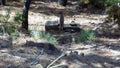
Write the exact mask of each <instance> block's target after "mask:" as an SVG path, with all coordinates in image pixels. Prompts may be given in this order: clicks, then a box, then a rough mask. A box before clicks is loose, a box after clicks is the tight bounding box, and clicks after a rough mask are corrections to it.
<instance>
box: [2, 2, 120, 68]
mask: <svg viewBox="0 0 120 68" xmlns="http://www.w3.org/2000/svg"><path fill="white" fill-rule="evenodd" d="M72 3H73V5H67V6H66V7H63V6H60V5H58V4H56V2H51V3H48V2H43V1H35V2H32V4H31V7H30V12H29V25H30V26H29V29H30V30H45V23H46V22H47V21H58V20H59V16H58V12H59V11H64V17H65V24H70V23H73V22H74V23H79V24H80V28H81V29H91V30H94V31H95V32H96V36H97V40H96V41H95V42H90V41H87V42H85V43H78V44H76V43H74V42H69V43H67V44H58V45H52V44H49V43H46V41H45V40H41V39H38V38H31V37H29V36H26V37H25V36H23V37H20V38H18V39H16V40H11V39H9V37H7V40H6V37H5V38H3V39H4V40H3V39H0V68H35V66H36V65H37V64H42V65H43V66H44V68H46V66H47V65H48V64H50V63H51V62H52V61H53V60H55V59H56V58H57V57H59V56H60V55H61V54H65V55H64V56H63V57H62V58H60V59H59V60H58V61H56V63H55V64H54V65H57V64H64V65H63V66H60V67H56V68H120V30H119V29H117V26H116V25H115V24H114V25H113V24H111V23H112V22H110V24H109V23H104V20H105V18H106V16H107V15H105V14H104V13H103V12H104V11H101V10H94V11H91V12H84V11H82V9H78V8H77V7H78V6H77V5H76V4H75V3H76V2H72ZM72 3H71V4H72ZM16 4H17V3H13V6H14V8H13V10H12V11H13V12H12V14H13V15H14V10H15V9H18V10H20V11H21V9H22V6H21V5H19V4H17V5H18V6H17V7H16V6H15V5H16ZM6 7H7V6H6ZM1 12H3V10H1ZM95 12H96V13H95ZM58 35H59V34H58ZM69 37H70V36H69ZM68 39H70V38H68ZM63 41H66V39H65V40H63ZM11 43H12V44H11ZM4 44H5V45H7V46H3V45H4Z"/></svg>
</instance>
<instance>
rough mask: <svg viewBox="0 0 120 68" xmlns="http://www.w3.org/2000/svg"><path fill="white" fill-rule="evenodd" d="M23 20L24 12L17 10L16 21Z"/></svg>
mask: <svg viewBox="0 0 120 68" xmlns="http://www.w3.org/2000/svg"><path fill="white" fill-rule="evenodd" d="M22 20H23V15H22V13H20V12H18V11H17V12H16V13H15V16H14V21H15V22H16V23H21V22H22Z"/></svg>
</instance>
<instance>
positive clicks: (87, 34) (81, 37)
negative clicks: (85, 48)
mask: <svg viewBox="0 0 120 68" xmlns="http://www.w3.org/2000/svg"><path fill="white" fill-rule="evenodd" d="M87 40H89V41H91V42H93V41H95V40H96V36H95V33H94V31H92V30H82V31H81V32H80V33H78V37H77V39H76V41H77V42H85V41H87Z"/></svg>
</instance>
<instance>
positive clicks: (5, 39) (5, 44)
mask: <svg viewBox="0 0 120 68" xmlns="http://www.w3.org/2000/svg"><path fill="white" fill-rule="evenodd" d="M0 39H1V40H2V42H1V43H0V48H7V47H9V46H11V45H12V38H11V37H9V36H6V35H4V36H2V37H0Z"/></svg>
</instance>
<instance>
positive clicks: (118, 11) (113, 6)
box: [106, 0, 120, 26]
mask: <svg viewBox="0 0 120 68" xmlns="http://www.w3.org/2000/svg"><path fill="white" fill-rule="evenodd" d="M119 2H120V0H107V1H106V12H107V14H108V15H109V16H108V19H112V18H113V20H114V22H115V23H116V24H118V25H119V26H120V7H119V6H118V3H119Z"/></svg>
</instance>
